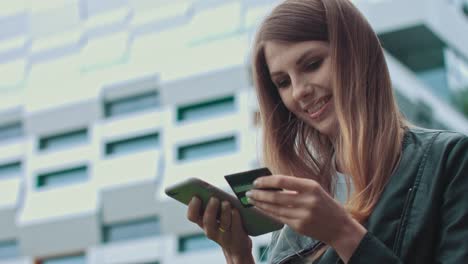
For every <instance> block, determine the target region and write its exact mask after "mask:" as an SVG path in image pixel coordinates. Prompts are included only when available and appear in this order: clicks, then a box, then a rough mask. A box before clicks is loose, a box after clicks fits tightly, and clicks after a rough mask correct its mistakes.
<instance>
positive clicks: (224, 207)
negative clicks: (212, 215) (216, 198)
mask: <svg viewBox="0 0 468 264" xmlns="http://www.w3.org/2000/svg"><path fill="white" fill-rule="evenodd" d="M221 206H222V207H223V210H226V209H228V208H229V202H228V201H223V203H222V204H221Z"/></svg>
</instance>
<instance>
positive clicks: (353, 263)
mask: <svg viewBox="0 0 468 264" xmlns="http://www.w3.org/2000/svg"><path fill="white" fill-rule="evenodd" d="M358 263H359V264H367V263H369V264H370V263H386V264H400V263H403V262H402V261H401V260H400V259H399V258H398V257H397V256H396V255H395V254H394V253H393V251H392V250H391V249H390V248H388V247H387V246H386V245H385V244H384V243H383V242H381V241H380V240H379V239H378V238H376V237H375V236H374V235H373V234H372V233H371V232H367V233H366V234H365V235H364V237H363V238H362V240H361V242H360V243H359V245H358V247H357V248H356V250H355V251H354V253H353V255H352V256H351V258H350V259H349V261H348V264H358Z"/></svg>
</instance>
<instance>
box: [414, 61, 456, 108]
mask: <svg viewBox="0 0 468 264" xmlns="http://www.w3.org/2000/svg"><path fill="white" fill-rule="evenodd" d="M417 75H418V77H419V78H420V79H421V80H422V81H423V82H424V83H425V84H426V85H427V86H428V87H429V88H430V89H431V90H432V92H433V93H434V94H435V95H437V96H438V97H439V98H444V99H445V100H449V99H450V89H449V87H448V80H447V71H446V70H445V67H439V68H434V69H430V70H426V71H422V72H418V73H417Z"/></svg>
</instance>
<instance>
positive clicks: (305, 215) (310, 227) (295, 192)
mask: <svg viewBox="0 0 468 264" xmlns="http://www.w3.org/2000/svg"><path fill="white" fill-rule="evenodd" d="M254 186H255V188H256V189H253V190H251V191H250V192H249V193H248V194H247V196H248V197H249V199H250V202H251V203H252V204H253V205H255V206H256V207H257V208H259V209H260V210H261V211H264V212H265V213H267V214H268V215H270V216H271V217H273V218H275V219H277V220H279V221H280V222H282V223H284V224H287V225H288V226H290V227H291V228H292V229H293V230H295V231H296V232H298V233H300V234H302V235H305V236H309V237H313V238H315V239H318V240H320V241H323V242H325V243H327V244H328V245H331V246H332V247H340V245H341V244H342V243H343V242H344V241H345V240H346V239H349V238H351V237H350V236H352V237H353V238H354V240H356V239H357V240H358V241H357V242H358V243H359V241H360V239H361V238H362V237H363V236H364V234H365V233H366V230H365V228H364V227H363V226H361V225H360V224H359V223H358V222H357V221H356V220H354V219H353V218H352V217H351V215H350V214H349V213H348V212H347V211H346V210H345V208H344V207H343V206H342V205H341V204H339V203H338V202H337V201H336V200H335V199H333V198H332V197H331V196H330V195H329V194H328V193H327V192H326V191H325V190H324V189H323V188H322V187H321V186H320V184H319V183H318V182H316V181H314V180H312V179H304V178H298V177H292V176H285V175H271V176H267V177H261V178H258V179H257V180H256V181H255V182H254ZM257 188H280V189H283V191H266V190H259V189H257ZM352 244H356V243H352ZM355 246H357V245H355ZM348 247H349V246H348ZM353 250H354V249H353Z"/></svg>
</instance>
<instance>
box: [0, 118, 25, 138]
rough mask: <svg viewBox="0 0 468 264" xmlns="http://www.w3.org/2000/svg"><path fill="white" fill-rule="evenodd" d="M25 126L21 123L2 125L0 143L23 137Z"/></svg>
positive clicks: (0, 127) (0, 126)
mask: <svg viewBox="0 0 468 264" xmlns="http://www.w3.org/2000/svg"><path fill="white" fill-rule="evenodd" d="M22 135H23V126H22V125H21V123H20V122H16V123H11V124H2V125H0V141H3V140H9V139H12V138H17V137H21V136H22Z"/></svg>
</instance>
